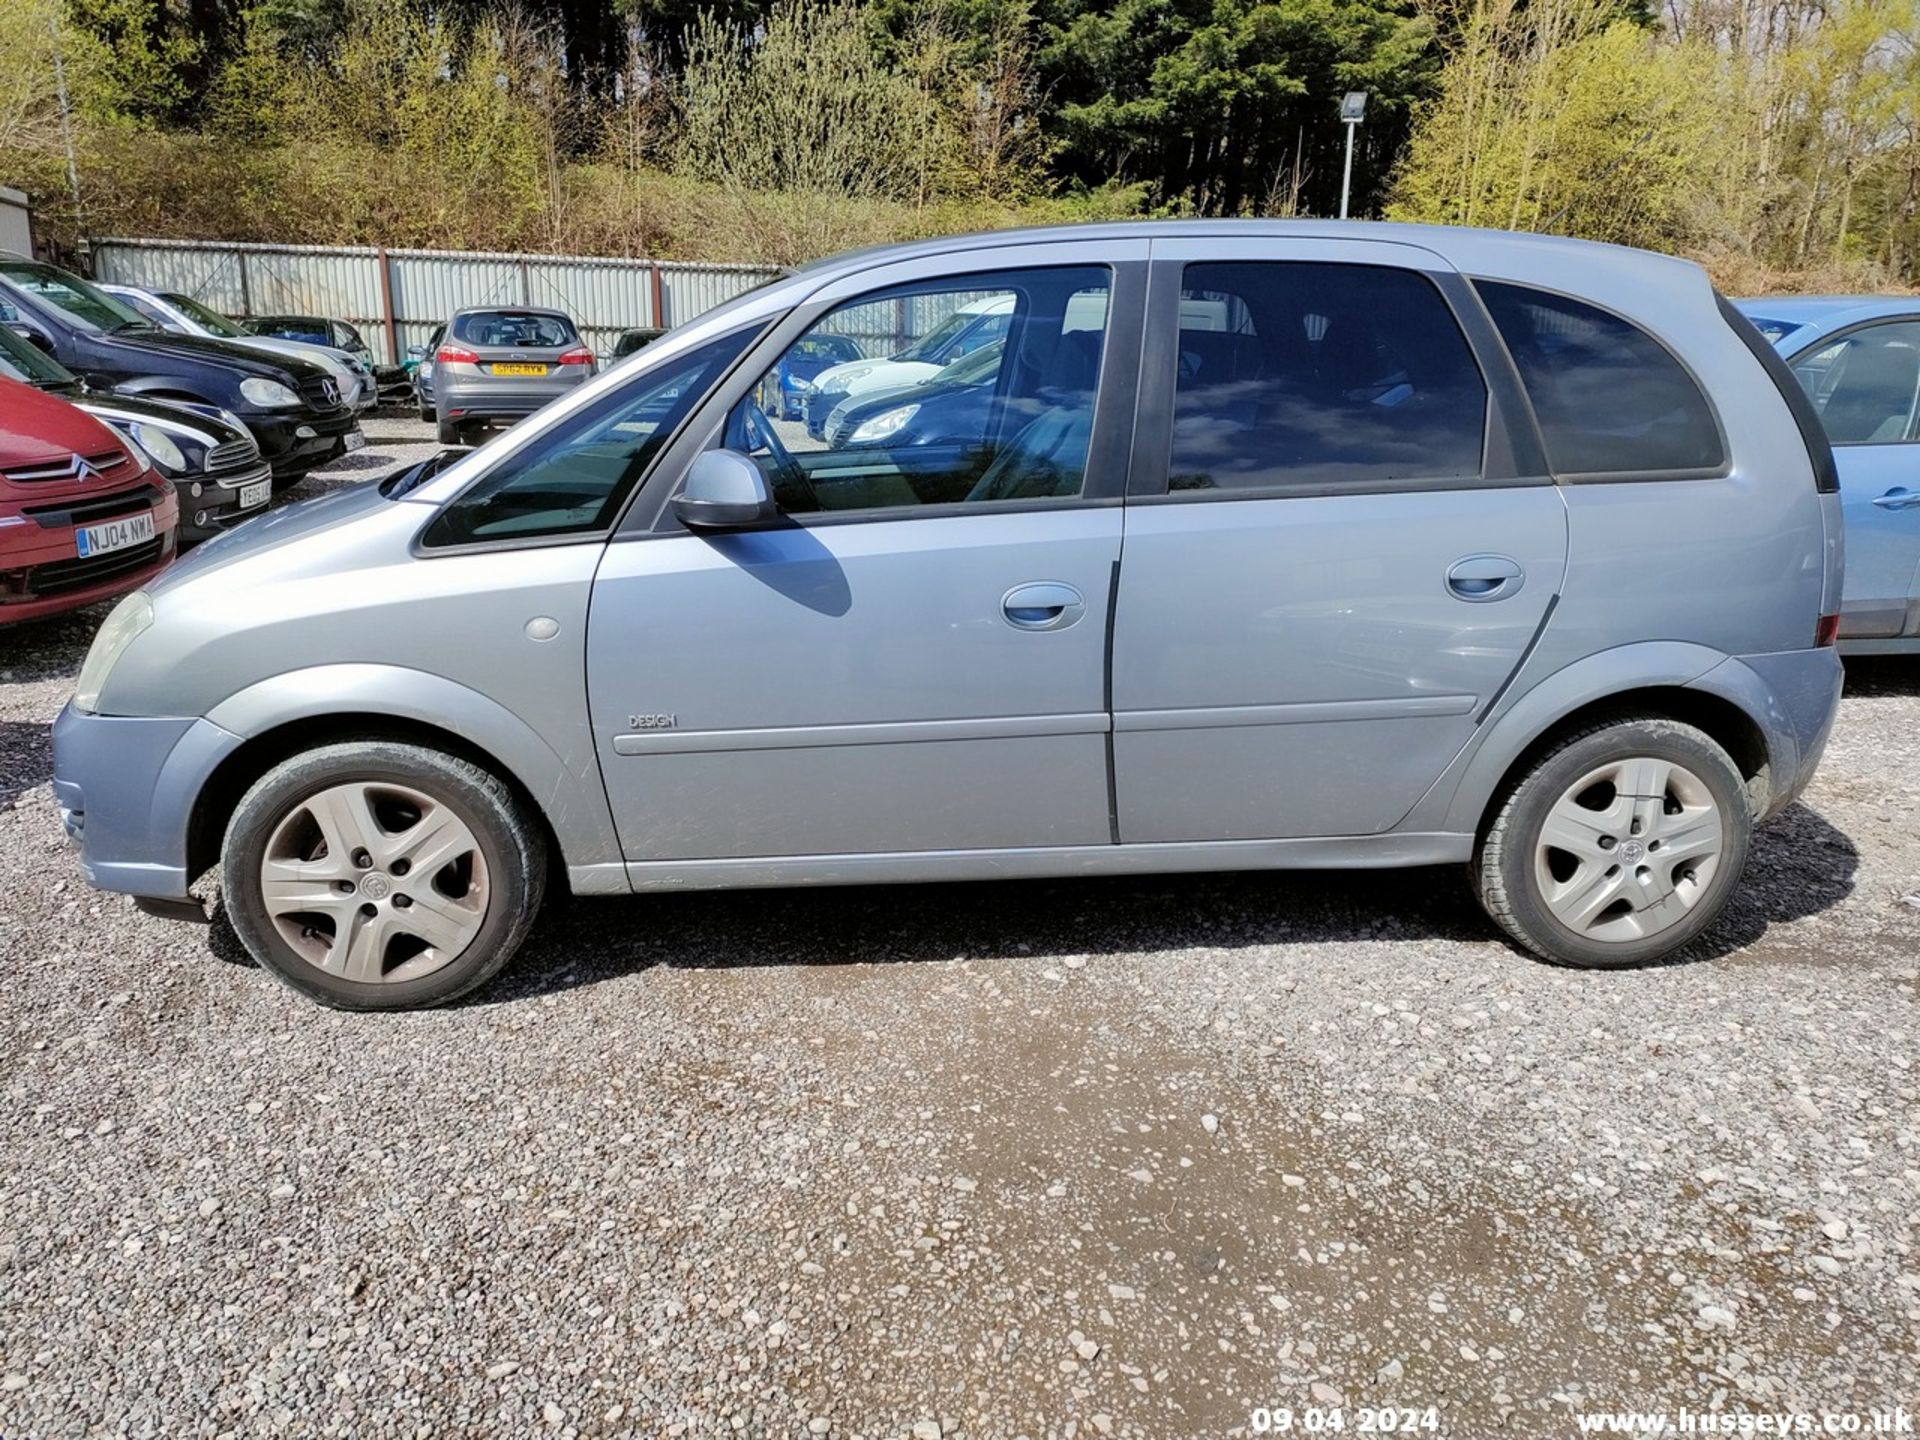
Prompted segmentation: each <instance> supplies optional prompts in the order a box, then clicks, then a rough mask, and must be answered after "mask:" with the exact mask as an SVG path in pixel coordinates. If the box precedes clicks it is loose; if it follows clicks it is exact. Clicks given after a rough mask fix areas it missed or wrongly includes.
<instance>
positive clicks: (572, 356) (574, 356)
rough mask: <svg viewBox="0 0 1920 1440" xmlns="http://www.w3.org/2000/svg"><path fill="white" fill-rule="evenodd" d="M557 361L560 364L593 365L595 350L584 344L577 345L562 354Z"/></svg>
mask: <svg viewBox="0 0 1920 1440" xmlns="http://www.w3.org/2000/svg"><path fill="white" fill-rule="evenodd" d="M555 363H557V364H560V365H591V364H592V363H593V351H591V350H589V349H588V348H587V347H586V346H584V345H576V346H575V347H574V348H573V349H571V350H569V351H567V352H566V353H565V354H564V355H562V356H561V357H560V359H559V360H558V361H557V362H555Z"/></svg>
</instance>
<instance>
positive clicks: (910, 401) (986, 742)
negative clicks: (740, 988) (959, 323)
mask: <svg viewBox="0 0 1920 1440" xmlns="http://www.w3.org/2000/svg"><path fill="white" fill-rule="evenodd" d="M1082 255H1084V247H1083V249H1082ZM1076 258H1079V257H1076ZM1117 273H1118V272H1117V271H1116V269H1115V268H1114V267H1111V266H1107V265H1101V264H1088V263H1073V264H1061V265H1057V266H1050V267H1049V266H1036V267H1033V268H1026V269H1009V270H1006V271H1003V272H1002V271H995V272H992V273H988V274H976V275H973V276H970V277H964V278H962V279H957V280H955V279H942V280H929V281H922V282H918V283H911V284H903V285H895V286H893V287H890V288H889V289H887V290H886V291H884V292H882V293H877V294H864V295H861V296H858V297H855V298H852V299H850V300H848V301H847V302H846V303H842V304H837V305H835V306H833V307H832V308H830V309H829V310H827V311H826V312H825V313H823V314H822V315H821V316H820V317H819V318H818V320H817V321H816V322H815V323H814V324H812V325H810V326H808V327H807V328H806V329H805V331H804V332H803V333H802V334H800V335H799V336H796V337H793V338H792V339H791V340H789V341H788V342H787V343H786V345H784V346H781V345H779V344H778V341H777V337H776V340H775V342H772V343H775V345H776V353H774V354H773V355H772V357H771V363H766V362H767V361H768V359H769V356H768V355H767V353H766V352H765V351H764V350H763V351H762V352H761V353H759V354H757V355H756V357H755V363H754V364H753V365H752V366H751V367H746V368H747V370H748V373H746V374H742V375H736V376H735V377H733V380H732V381H731V382H730V385H729V387H728V390H727V392H726V393H725V394H723V396H722V397H721V399H720V400H719V401H717V402H716V405H718V406H725V407H726V415H725V420H724V423H723V425H722V428H721V431H720V436H719V438H720V441H721V443H724V444H726V445H727V446H729V447H730V448H733V449H735V450H738V451H740V452H742V453H745V454H747V455H749V456H750V457H751V458H752V459H753V460H754V461H755V462H756V463H757V464H758V465H759V466H760V467H761V469H762V470H763V472H764V473H765V475H766V476H767V479H768V481H769V484H770V485H771V487H772V488H773V491H774V493H775V496H776V498H777V499H778V500H779V503H780V505H781V508H782V511H783V514H782V516H781V519H780V521H779V522H778V523H777V524H774V525H770V526H767V527H763V528H758V529H753V530H749V531H745V532H736V533H711V532H708V533H698V534H690V533H687V532H686V531H685V530H683V529H680V528H679V527H678V526H677V524H676V523H675V522H673V521H672V519H671V509H670V508H668V509H665V510H663V511H662V520H661V522H660V524H659V527H658V528H657V529H656V530H655V531H654V532H653V533H651V534H649V535H647V536H645V537H642V538H636V539H634V540H631V541H626V542H616V543H614V544H613V545H610V546H609V547H608V550H607V554H606V558H605V560H604V561H603V562H602V565H601V568H600V571H599V574H598V576H597V578H596V581H595V586H594V597H593V607H592V617H591V622H590V625H589V634H588V656H587V659H588V676H589V689H590V692H591V704H592V717H593V725H594V730H595V735H596V741H597V744H598V748H599V751H600V758H601V765H602V770H603V772H604V774H605V777H606V782H607V790H608V793H609V795H610V797H611V799H612V802H613V807H614V812H615V817H616V821H617V824H618V826H619V830H620V837H621V843H622V846H623V849H624V851H625V853H626V856H627V858H628V860H629V861H631V862H662V861H664V862H684V861H701V860H715V861H727V860H744V859H748V858H752V857H785V856H821V855H839V856H859V855H873V854H895V855H897V854H900V853H902V852H916V851H968V850H973V851H978V850H988V849H999V848H1005V847H1029V846H1077V845H1103V844H1107V843H1110V841H1111V836H1112V827H1111V822H1110V816H1109V807H1108V790H1107V758H1106V745H1107V730H1108V718H1107V706H1106V688H1105V681H1106V675H1105V666H1106V625H1107V619H1108V615H1109V613H1110V602H1111V586H1112V584H1113V574H1114V569H1115V566H1116V564H1117V562H1118V560H1119V556H1120V536H1121V516H1122V511H1121V508H1120V504H1119V500H1120V495H1121V491H1122V489H1123V486H1124V476H1123V472H1124V466H1125V437H1124V435H1120V436H1118V438H1117V443H1113V442H1112V441H1111V440H1109V441H1103V440H1102V434H1103V432H1105V431H1106V430H1107V428H1108V427H1109V426H1111V425H1113V424H1115V423H1119V424H1122V425H1123V424H1124V423H1125V422H1126V421H1127V420H1128V418H1129V416H1128V415H1127V413H1126V409H1125V406H1124V405H1123V406H1122V407H1120V413H1119V416H1118V420H1117V421H1115V420H1114V418H1113V411H1114V409H1115V407H1114V406H1113V405H1112V403H1111V399H1110V398H1103V399H1102V401H1101V403H1100V405H1099V406H1098V407H1096V404H1095V397H1096V394H1097V393H1100V392H1101V391H1102V370H1103V365H1102V358H1103V353H1104V352H1105V349H1106V342H1107V340H1108V332H1109V328H1110V327H1109V326H1108V324H1107V319H1108V315H1109V310H1110V306H1109V303H1108V302H1109V300H1110V299H1112V297H1113V295H1114V286H1115V283H1116V274H1117ZM1129 282H1130V283H1133V284H1136V285H1137V284H1139V283H1140V277H1139V276H1138V275H1137V274H1134V275H1132V276H1130V277H1129ZM997 298H1004V299H1006V300H1008V301H1010V302H1011V303H1012V305H1013V307H1014V321H1013V323H1012V325H1011V326H1010V328H1009V330H1008V333H1007V335H1006V337H1005V340H1004V342H1003V343H1002V344H1001V346H1000V353H999V354H998V356H997V357H994V363H992V364H991V365H986V364H982V363H979V362H978V360H977V357H970V358H973V359H975V361H976V363H973V364H971V365H968V366H967V367H966V368H965V371H964V373H956V374H953V375H948V374H946V373H945V372H942V373H940V374H936V375H934V376H931V377H928V378H927V379H926V380H924V381H923V382H921V383H919V384H916V385H911V386H906V387H902V388H900V389H899V390H897V391H895V392H892V393H889V394H887V395H885V396H876V395H865V394H863V395H861V396H860V397H857V405H856V407H855V412H854V413H850V414H847V415H841V416H839V417H837V419H836V420H835V422H834V423H833V424H831V425H828V426H824V427H822V434H821V436H819V437H816V436H813V435H811V434H810V433H809V427H808V425H807V423H806V422H805V420H804V419H801V418H789V417H791V416H794V415H795V414H796V413H797V409H798V407H796V410H793V411H789V410H787V409H786V408H785V407H783V406H781V405H778V404H775V403H772V400H771V397H773V396H775V395H777V394H778V393H779V386H780V380H781V366H780V359H781V357H782V356H783V355H785V353H786V351H787V349H789V348H791V345H793V344H803V343H805V342H806V341H807V340H808V339H809V338H813V339H818V338H821V337H825V336H834V337H844V338H845V339H846V340H850V341H851V342H852V343H854V344H856V345H858V346H859V347H860V350H861V353H862V354H863V355H870V356H886V355H891V354H894V353H897V352H898V351H899V350H900V349H902V348H904V347H907V346H910V345H911V344H912V343H913V342H914V341H915V339H916V338H918V336H919V335H921V334H924V333H926V332H927V331H929V330H931V329H932V328H933V327H935V326H937V325H938V324H939V323H940V322H941V321H942V320H944V319H945V318H946V317H947V316H948V315H950V314H952V313H954V312H955V311H956V310H957V309H958V308H959V307H961V306H963V305H968V304H973V303H977V302H979V301H981V300H982V299H997ZM1133 313H1134V314H1135V315H1136V316H1137V314H1138V309H1137V302H1136V308H1135V309H1134V311H1133ZM1124 343H1132V344H1134V345H1136V346H1137V344H1138V338H1137V335H1136V336H1130V337H1126V338H1125V339H1124V340H1123V339H1122V338H1120V337H1115V338H1114V344H1115V345H1120V344H1124ZM792 368H795V367H789V369H790V370H791V369H792ZM1128 368H1129V371H1130V368H1131V367H1128ZM1109 388H1111V387H1109ZM1124 398H1127V399H1130V396H1129V397H1124ZM729 401H731V403H730V404H729V403H728V402H729ZM1096 409H1098V410H1099V412H1100V413H1099V414H1098V415H1096ZM707 413H708V414H711V413H713V409H712V407H710V408H709V410H708V412H707ZM1103 457H1113V458H1111V459H1109V458H1103Z"/></svg>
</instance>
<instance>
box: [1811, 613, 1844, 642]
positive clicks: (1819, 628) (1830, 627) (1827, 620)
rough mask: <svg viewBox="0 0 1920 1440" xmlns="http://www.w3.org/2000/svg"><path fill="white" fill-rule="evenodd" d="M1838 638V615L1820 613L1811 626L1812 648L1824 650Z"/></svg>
mask: <svg viewBox="0 0 1920 1440" xmlns="http://www.w3.org/2000/svg"><path fill="white" fill-rule="evenodd" d="M1839 638H1840V617H1839V616H1838V615H1822V616H1821V617H1820V619H1819V620H1818V621H1816V622H1815V624H1814V627H1813V648H1814V649H1816V650H1824V649H1826V648H1827V646H1829V645H1831V644H1833V643H1834V642H1835V641H1836V640H1838V639H1839Z"/></svg>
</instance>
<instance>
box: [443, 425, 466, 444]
mask: <svg viewBox="0 0 1920 1440" xmlns="http://www.w3.org/2000/svg"><path fill="white" fill-rule="evenodd" d="M440 443H441V444H442V445H464V444H466V443H467V427H466V426H464V425H462V424H461V423H460V422H459V421H458V420H442V421H441V422H440Z"/></svg>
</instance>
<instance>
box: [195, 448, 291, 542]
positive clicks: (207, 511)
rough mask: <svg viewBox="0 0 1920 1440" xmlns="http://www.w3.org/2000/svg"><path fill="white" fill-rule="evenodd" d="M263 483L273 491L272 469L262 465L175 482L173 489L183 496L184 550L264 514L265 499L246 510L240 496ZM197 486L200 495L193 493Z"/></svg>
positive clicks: (257, 501)
mask: <svg viewBox="0 0 1920 1440" xmlns="http://www.w3.org/2000/svg"><path fill="white" fill-rule="evenodd" d="M262 484H264V485H266V486H268V487H269V490H270V489H271V487H272V485H273V469H272V467H271V466H268V465H259V466H256V467H254V468H253V469H251V470H246V471H242V472H241V473H239V474H237V475H220V476H201V477H200V478H199V479H198V480H194V479H181V480H176V481H174V490H175V492H176V493H177V494H178V496H179V497H180V545H181V548H182V549H185V548H186V547H187V546H189V545H198V544H199V543H200V542H201V541H202V540H211V539H212V538H213V537H214V536H216V535H218V534H220V533H221V532H222V531H226V530H231V529H232V528H233V527H234V526H235V525H237V524H239V523H240V522H241V521H242V520H245V519H248V518H249V517H251V516H254V515H259V514H263V513H264V512H265V511H266V508H267V502H266V500H265V499H259V500H256V501H255V502H254V503H253V504H251V505H248V506H246V507H244V508H243V507H242V506H241V503H240V501H241V497H242V496H243V495H245V494H246V492H247V491H248V490H249V489H251V488H253V487H255V486H258V485H262ZM195 485H198V486H199V487H200V493H199V494H198V495H195V494H194V493H193V489H194V486H195Z"/></svg>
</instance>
